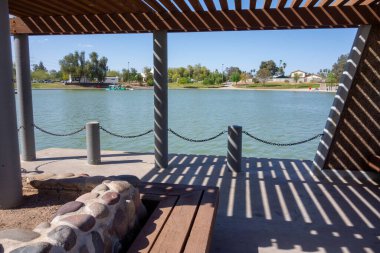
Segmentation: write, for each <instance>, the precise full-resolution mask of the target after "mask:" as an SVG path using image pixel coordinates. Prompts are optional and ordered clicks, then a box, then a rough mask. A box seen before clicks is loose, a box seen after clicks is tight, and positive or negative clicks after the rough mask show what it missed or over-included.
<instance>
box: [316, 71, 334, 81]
mask: <svg viewBox="0 0 380 253" xmlns="http://www.w3.org/2000/svg"><path fill="white" fill-rule="evenodd" d="M330 72H331V70H329V69H320V70H319V72H318V73H317V74H318V75H319V76H321V77H322V78H323V79H326V77H327V74H328V73H330Z"/></svg>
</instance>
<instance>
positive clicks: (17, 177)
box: [0, 0, 22, 209]
mask: <svg viewBox="0 0 380 253" xmlns="http://www.w3.org/2000/svg"><path fill="white" fill-rule="evenodd" d="M0 193H1V194H0V209H6V208H12V207H15V206H17V205H18V204H19V203H20V202H21V200H22V187H21V170H20V157H19V146H18V138H17V120H16V104H15V94H14V88H13V78H12V52H11V38H10V32H9V9H8V0H0Z"/></svg>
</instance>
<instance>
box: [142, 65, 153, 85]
mask: <svg viewBox="0 0 380 253" xmlns="http://www.w3.org/2000/svg"><path fill="white" fill-rule="evenodd" d="M143 72H144V75H145V82H146V83H147V84H148V85H149V86H153V84H154V81H153V74H152V69H151V68H149V67H144V71H143Z"/></svg>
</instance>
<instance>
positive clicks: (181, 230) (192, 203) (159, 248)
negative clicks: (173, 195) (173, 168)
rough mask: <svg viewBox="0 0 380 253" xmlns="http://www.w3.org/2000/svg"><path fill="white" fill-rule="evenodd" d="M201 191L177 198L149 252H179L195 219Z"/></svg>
mask: <svg viewBox="0 0 380 253" xmlns="http://www.w3.org/2000/svg"><path fill="white" fill-rule="evenodd" d="M201 196H202V191H194V192H190V193H187V194H183V195H181V196H180V197H179V199H178V201H177V203H176V206H175V208H174V209H173V211H172V212H171V214H170V219H168V221H167V222H166V224H165V226H164V228H163V229H162V231H161V233H160V235H159V237H158V238H157V240H156V242H155V243H154V245H153V247H152V249H151V251H150V252H152V253H154V252H157V253H161V252H181V251H182V249H183V247H184V245H185V243H186V239H187V235H188V233H189V230H190V229H191V226H192V223H193V219H194V218H195V214H196V210H197V208H198V203H199V201H200V198H201Z"/></svg>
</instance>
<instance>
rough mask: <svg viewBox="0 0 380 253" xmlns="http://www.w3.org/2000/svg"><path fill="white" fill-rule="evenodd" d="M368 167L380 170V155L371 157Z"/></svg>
mask: <svg viewBox="0 0 380 253" xmlns="http://www.w3.org/2000/svg"><path fill="white" fill-rule="evenodd" d="M368 167H370V168H371V169H373V170H375V171H377V172H380V156H378V155H372V156H371V157H370V158H369V161H368Z"/></svg>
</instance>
